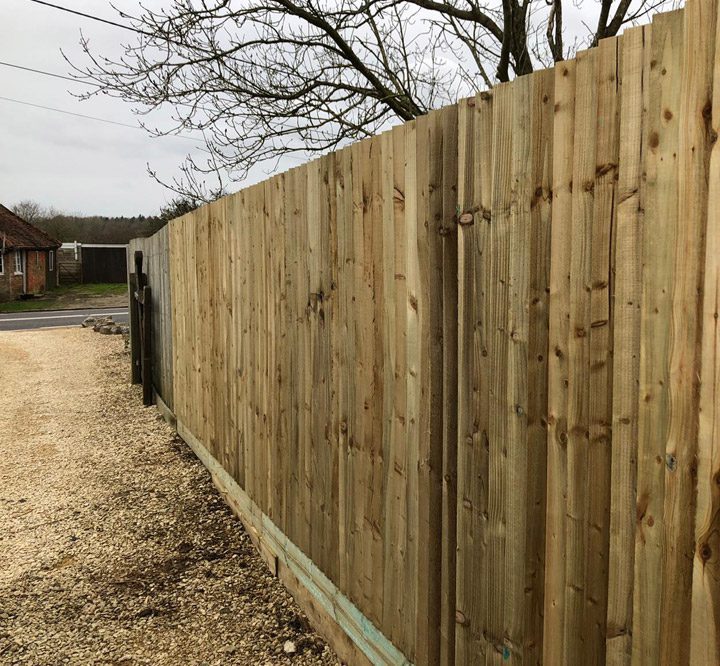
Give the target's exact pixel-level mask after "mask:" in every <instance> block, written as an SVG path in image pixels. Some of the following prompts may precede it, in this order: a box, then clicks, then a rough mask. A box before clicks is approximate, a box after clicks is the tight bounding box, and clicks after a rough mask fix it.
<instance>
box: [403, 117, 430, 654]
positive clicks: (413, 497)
mask: <svg viewBox="0 0 720 666" xmlns="http://www.w3.org/2000/svg"><path fill="white" fill-rule="evenodd" d="M426 122H427V120H426V119H423V118H422V117H421V118H418V119H417V120H413V121H410V122H409V123H407V124H406V125H405V165H406V167H405V215H404V220H403V221H404V225H405V250H406V275H405V276H406V285H407V289H406V301H405V329H406V337H405V342H406V346H405V372H406V374H405V380H406V400H407V402H406V410H407V418H406V431H405V432H406V443H407V444H406V456H407V458H406V460H407V462H406V469H407V472H408V483H407V510H408V517H407V562H408V566H407V568H406V569H405V580H404V585H405V589H406V591H407V596H406V599H407V615H406V621H407V643H408V645H409V646H411V648H410V649H409V650H408V658H409V659H410V660H411V661H413V662H415V663H422V661H421V660H422V658H423V654H424V653H423V652H422V651H421V646H420V645H419V643H420V639H421V637H420V635H419V629H418V625H417V619H416V618H417V615H418V614H419V613H420V612H421V611H420V599H419V589H420V587H421V585H422V581H423V580H424V578H422V577H421V573H420V569H419V565H420V558H419V545H418V532H419V529H420V522H419V507H418V502H419V473H418V466H419V454H420V452H419V447H418V442H419V437H420V384H421V380H422V377H421V374H420V373H421V367H420V338H421V335H422V331H421V328H420V319H419V299H420V296H421V293H420V292H421V284H420V259H419V255H418V235H419V230H418V215H419V210H420V206H419V199H418V195H419V180H420V179H421V178H422V174H423V173H424V171H423V170H421V169H420V165H419V163H418V155H419V153H420V152H421V151H420V149H419V146H418V137H419V136H420V135H421V134H423V133H424V132H425V131H426V127H427V126H426Z"/></svg>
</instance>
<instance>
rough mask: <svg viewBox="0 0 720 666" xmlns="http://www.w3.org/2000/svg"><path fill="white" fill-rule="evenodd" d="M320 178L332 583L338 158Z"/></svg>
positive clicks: (334, 569) (335, 553) (332, 573)
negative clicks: (323, 230) (322, 218)
mask: <svg viewBox="0 0 720 666" xmlns="http://www.w3.org/2000/svg"><path fill="white" fill-rule="evenodd" d="M326 162H327V163H326V165H325V171H324V175H323V196H322V202H323V215H325V216H326V217H327V222H326V224H325V227H326V229H327V237H326V238H325V239H324V248H325V249H324V252H325V257H326V266H325V268H324V273H323V280H324V284H325V285H326V293H327V296H326V298H325V299H324V302H325V306H324V308H325V309H324V322H325V327H326V333H325V335H326V339H327V343H326V344H327V350H326V356H325V358H326V361H327V363H328V364H329V368H328V371H327V379H326V381H327V384H328V386H327V395H328V401H329V403H330V405H329V414H328V421H327V424H326V432H325V441H326V451H327V453H326V456H327V460H326V463H325V468H326V474H327V485H326V489H325V492H326V506H325V531H326V537H325V538H326V541H327V545H326V549H327V553H328V562H327V574H328V577H329V578H330V579H331V580H333V581H337V580H338V571H339V566H340V565H339V558H340V553H339V547H338V522H339V485H338V466H339V450H338V429H339V414H338V400H337V391H338V357H337V351H338V329H337V313H338V294H337V288H338V287H337V285H338V249H337V247H338V242H337V235H338V229H337V218H338V213H337V202H336V200H335V178H336V173H337V170H336V163H337V154H336V153H332V154H331V155H329V156H328V157H327V160H326Z"/></svg>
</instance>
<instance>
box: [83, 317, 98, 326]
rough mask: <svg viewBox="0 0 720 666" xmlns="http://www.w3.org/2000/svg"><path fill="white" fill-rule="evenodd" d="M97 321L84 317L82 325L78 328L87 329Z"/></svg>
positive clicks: (93, 318)
mask: <svg viewBox="0 0 720 666" xmlns="http://www.w3.org/2000/svg"><path fill="white" fill-rule="evenodd" d="M96 321H97V319H96V318H95V317H85V319H83V320H82V323H81V324H80V326H82V327H83V328H89V327H90V326H92V325H94V324H95V322H96Z"/></svg>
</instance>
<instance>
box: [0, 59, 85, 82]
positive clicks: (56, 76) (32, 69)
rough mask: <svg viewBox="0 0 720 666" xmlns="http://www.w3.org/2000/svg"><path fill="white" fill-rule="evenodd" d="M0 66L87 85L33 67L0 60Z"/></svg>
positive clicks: (69, 77) (62, 75) (71, 78)
mask: <svg viewBox="0 0 720 666" xmlns="http://www.w3.org/2000/svg"><path fill="white" fill-rule="evenodd" d="M0 65H4V66H5V67H12V68H14V69H23V70H25V71H26V72H33V73H35V74H42V75H43V76H52V77H53V78H55V79H64V80H65V81H72V82H73V83H82V84H84V85H88V82H87V81H80V80H78V79H74V78H73V77H72V76H65V75H64V74H56V73H55V72H47V71H45V70H44V69H35V68H33V67H25V66H24V65H16V64H15V63H12V62H4V61H3V60H0ZM89 85H93V86H96V85H97V83H90V84H89Z"/></svg>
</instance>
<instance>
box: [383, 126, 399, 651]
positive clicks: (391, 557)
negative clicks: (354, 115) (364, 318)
mask: <svg viewBox="0 0 720 666" xmlns="http://www.w3.org/2000/svg"><path fill="white" fill-rule="evenodd" d="M379 140H380V150H381V154H382V159H381V162H380V167H381V168H380V173H379V174H378V175H379V187H380V192H379V197H380V211H379V213H380V223H381V232H382V237H383V240H382V268H383V270H382V274H381V279H382V301H381V302H380V303H379V307H381V308H382V309H383V312H384V316H383V329H382V336H381V343H382V346H381V354H382V358H383V362H382V383H383V402H382V417H381V422H382V426H383V427H382V450H383V462H384V466H383V489H384V492H383V508H382V510H383V534H382V542H383V557H382V561H383V564H384V566H383V572H382V576H383V577H382V587H383V608H382V623H381V626H382V627H383V628H384V631H385V633H386V634H387V635H388V636H390V637H393V636H397V622H396V619H397V618H396V615H395V613H396V608H397V605H396V603H397V602H396V599H397V592H398V583H399V580H398V578H397V576H398V574H399V572H400V569H399V566H398V564H399V562H398V551H397V544H398V523H399V521H400V520H401V516H400V515H399V513H398V509H399V507H398V499H399V497H400V495H401V493H402V488H401V487H398V479H399V478H401V477H399V474H398V472H396V471H395V468H396V462H397V451H396V447H397V428H396V423H395V419H394V413H393V401H394V399H395V385H394V375H395V371H396V359H395V354H396V326H397V324H396V321H395V302H396V295H395V278H394V275H395V272H396V271H395V269H396V266H395V229H394V220H393V212H394V211H393V199H394V196H393V165H394V155H393V144H392V133H391V132H385V133H383V134H381V135H380V137H379ZM391 639H392V638H391Z"/></svg>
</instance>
